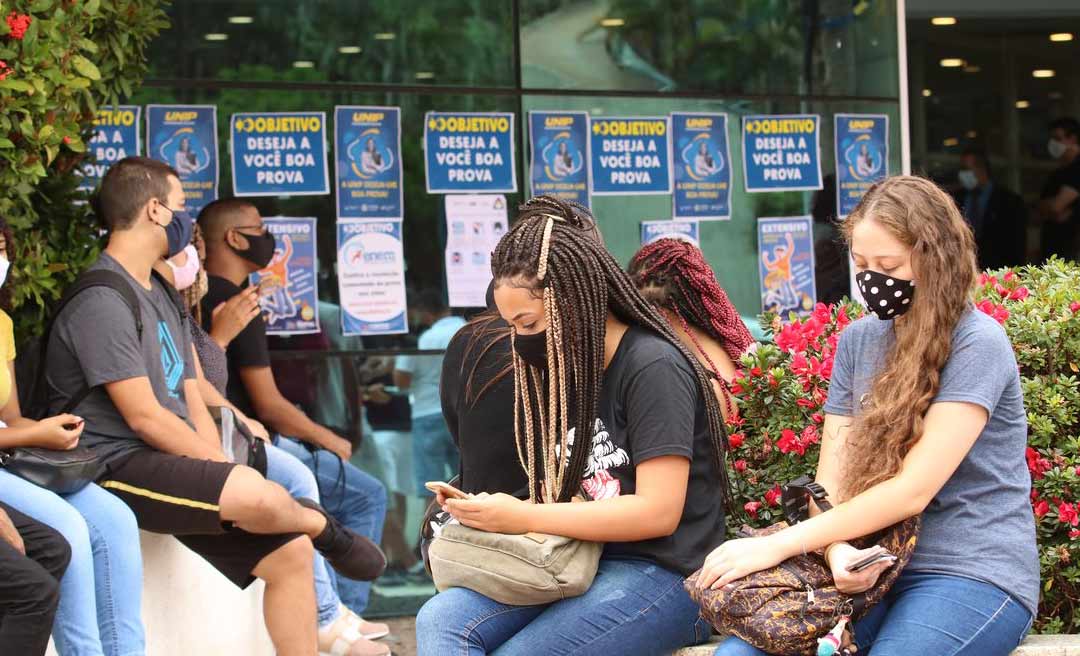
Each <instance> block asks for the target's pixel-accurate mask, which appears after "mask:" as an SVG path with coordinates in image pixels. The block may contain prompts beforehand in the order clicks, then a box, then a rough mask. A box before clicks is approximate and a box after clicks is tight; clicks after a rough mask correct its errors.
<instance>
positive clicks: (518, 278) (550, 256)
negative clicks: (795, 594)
mask: <svg viewBox="0 0 1080 656" xmlns="http://www.w3.org/2000/svg"><path fill="white" fill-rule="evenodd" d="M594 225H595V222H594V221H593V220H592V216H591V214H589V211H588V210H587V209H585V208H584V207H582V206H580V205H577V204H575V203H570V202H567V201H563V200H560V199H557V198H553V197H550V196H540V197H537V198H533V199H531V200H529V201H528V202H526V203H525V204H524V205H522V206H521V207H520V208H519V210H518V218H517V221H516V223H515V224H514V226H513V228H512V229H511V230H510V231H509V232H508V233H507V234H506V235H504V236H503V238H502V240H501V241H500V242H499V245H498V246H497V247H496V249H495V252H494V253H492V258H491V269H492V275H493V277H494V278H495V281H496V285H498V286H502V285H511V286H515V287H521V288H526V289H528V290H530V292H531V293H532V294H533V295H534V296H535V297H537V298H542V299H543V301H544V318H545V320H546V323H547V369H546V383H547V385H546V387H547V389H546V390H545V389H544V387H545V385H544V383H545V372H544V371H542V370H540V369H537V368H535V367H532V366H529V365H528V364H527V363H526V362H525V361H524V360H522V359H521V357H520V356H519V355H518V354H517V351H516V350H514V351H513V363H514V371H513V375H514V433H515V441H516V443H517V447H518V457H519V460H520V461H521V463H522V466H523V467H524V468H525V470H526V472H527V473H528V476H529V486H530V493H531V495H532V496H533V498H534V499H535V495H536V492H537V489H538V488H537V485H536V480H537V479H536V476H537V468H538V463H537V462H536V456H537V453H539V454H540V455H541V456H542V459H543V462H541V463H539V466H542V467H543V470H544V471H543V477H544V480H545V481H546V483H547V484H546V485H545V486H544V489H543V496H544V497H545V498H544V499H543V501H544V502H551V501H555V500H558V501H568V500H570V498H571V497H572V496H573V495H574V494H575V493H576V492H577V491H578V489H579V488H580V485H581V478H582V476H583V474H584V472H585V469H586V466H587V464H588V458H589V454H590V449H589V445H588V443H587V442H586V441H585V440H587V439H589V438H590V437H591V436H592V431H593V427H594V423H595V419H596V417H598V416H599V406H600V388H601V385H602V382H603V375H604V345H605V339H604V338H605V333H606V326H607V318H608V313H609V312H611V313H613V314H614V315H615V316H616V317H618V318H619V319H620V320H621V321H623V322H625V323H627V324H630V325H637V326H641V327H643V328H646V329H648V330H650V331H651V332H653V333H655V334H657V335H659V336H660V337H662V338H663V339H665V340H666V341H667V342H669V343H670V344H672V345H673V346H674V347H675V348H677V349H679V352H680V353H682V355H683V357H685V358H686V361H687V363H688V364H689V365H690V367H691V368H692V369H693V371H694V376H695V378H696V379H697V383H698V388H699V389H700V391H701V395H702V398H703V400H704V402H705V410H706V417H707V419H708V422H709V433H710V435H711V438H712V446H713V456H714V465H715V468H716V472H717V475H718V476H719V478H720V480H721V483H722V488H723V489H722V493H723V496H724V502H725V504H726V505H728V506H730V499H731V495H730V487H729V484H728V476H727V467H726V464H725V453H726V451H727V433H726V431H725V428H724V420H723V415H722V413H721V410H720V404H719V402H718V401H717V399H716V396H715V395H714V394H713V393H712V386H711V383H710V382H709V378H708V377H707V375H706V373H705V371H704V369H702V367H701V365H700V364H699V363H698V361H697V358H695V357H694V356H693V355H692V354H691V353H690V352H689V351H688V350H687V349H686V347H685V346H684V345H683V344H682V342H681V341H680V340H679V338H678V337H677V336H676V335H675V333H674V332H673V331H672V329H671V326H670V325H669V324H668V322H667V320H666V319H665V318H664V317H663V316H662V315H661V314H660V313H659V312H658V310H657V308H656V307H655V306H654V305H653V304H652V303H650V302H649V301H648V300H646V299H645V298H644V297H642V295H641V293H640V292H638V290H637V288H636V287H635V286H634V284H633V282H631V280H630V278H629V277H628V276H627V274H626V273H625V272H624V271H623V270H622V268H621V267H620V266H619V264H618V263H617V262H616V261H615V259H614V258H613V257H612V256H611V254H610V253H609V252H608V251H607V250H606V249H605V248H604V247H603V245H602V244H601V243H599V242H597V241H596V240H595V239H593V238H589V237H587V236H586V235H587V234H588V233H591V232H592V231H593V230H594V229H595V228H594ZM511 338H512V339H516V338H517V335H516V331H514V330H513V329H512V330H511ZM568 385H571V386H572V387H573V392H574V393H573V394H568V393H567V386H568ZM568 402H570V403H572V405H573V407H568ZM534 404H535V407H534ZM570 429H573V431H574V435H576V436H577V448H575V449H572V450H570V449H568V448H567V446H568V444H567V441H568V432H569V430H570ZM537 436H539V437H540V444H539V445H537V444H536V438H537ZM536 447H539V448H536Z"/></svg>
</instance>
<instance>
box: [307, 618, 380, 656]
mask: <svg viewBox="0 0 1080 656" xmlns="http://www.w3.org/2000/svg"><path fill="white" fill-rule="evenodd" d="M364 624H369V626H370V627H372V628H374V629H375V630H374V631H372V635H374V634H378V633H379V631H381V629H380V628H379V627H380V625H377V624H370V623H365V622H364V621H363V620H361V619H360V618H359V617H358V616H357V615H356V614H355V613H353V612H352V611H350V610H344V611H343V612H342V614H341V616H340V617H338V618H337V619H336V620H335V621H334V623H333V624H331V625H330V626H328V627H326V628H324V629H319V654H320V656H390V647H388V646H387V645H385V644H382V643H377V642H373V641H372V640H371V639H370V638H368V637H367V636H366V635H365V634H364V633H363V631H362V629H361V627H363V626H364ZM382 626H385V625H382ZM389 633H390V630H389V628H388V627H387V629H386V631H385V632H383V633H382V634H381V635H380V636H379V637H385V636H386V635H388V634H389Z"/></svg>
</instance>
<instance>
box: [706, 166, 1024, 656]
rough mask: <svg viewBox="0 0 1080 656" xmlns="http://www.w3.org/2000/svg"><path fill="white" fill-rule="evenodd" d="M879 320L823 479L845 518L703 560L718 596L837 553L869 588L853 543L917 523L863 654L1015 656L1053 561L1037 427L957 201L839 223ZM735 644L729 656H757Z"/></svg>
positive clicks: (831, 516) (864, 324)
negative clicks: (979, 292) (1029, 455)
mask: <svg viewBox="0 0 1080 656" xmlns="http://www.w3.org/2000/svg"><path fill="white" fill-rule="evenodd" d="M843 230H844V232H845V237H846V239H847V241H848V244H849V245H850V247H851V254H852V256H853V257H854V260H855V266H856V268H857V274H856V280H857V281H858V284H859V288H860V290H861V291H862V293H863V296H864V297H865V299H866V301H867V307H868V308H869V309H870V311H871V314H870V315H868V316H867V317H865V318H863V319H861V320H859V321H856V322H855V323H853V324H852V325H851V326H849V327H848V328H847V329H846V330H845V331H844V333H843V334H842V336H841V338H840V343H839V346H838V347H837V353H836V360H835V364H834V368H833V376H832V381H831V384H830V388H829V398H828V402H827V403H826V405H825V412H826V419H825V430H824V438H823V440H822V445H821V457H820V460H819V462H818V469H817V481H818V482H819V483H821V484H822V485H823V486H824V487H825V489H826V490H828V491H829V492H830V493H831V494H832V496H833V502H834V504H835V507H834V508H833V509H832V510H830V511H829V512H825V513H819V514H816V516H815V517H813V518H811V519H810V520H809V521H806V522H802V523H799V524H797V525H796V526H794V527H791V528H788V529H786V530H783V531H781V532H779V533H776V534H774V535H772V536H769V537H764V538H750V539H745V540H732V541H729V542H727V543H725V544H724V545H722V546H720V547H719V548H718V549H716V550H715V551H714V552H713V553H712V554H710V555H709V557H708V558H707V559H706V565H705V573H704V575H703V577H702V583H703V584H705V585H708V584H710V583H711V584H712V585H713V587H720V586H724V585H727V584H729V583H732V582H734V581H737V580H738V579H740V578H742V577H743V576H746V575H747V574H750V573H752V572H756V571H760V570H763V569H766V568H768V567H772V566H774V565H776V564H777V563H779V562H781V561H783V560H785V559H786V558H788V557H791V556H793V555H795V554H799V553H804V552H807V551H812V550H815V549H824V550H825V551H824V553H825V557H826V558H827V559H828V561H829V564H830V566H831V568H832V572H833V576H834V578H835V580H836V583H837V585H838V587H839V588H840V589H841V590H843V591H847V592H852V593H854V592H860V591H862V590H866V589H868V588H869V587H870V586H872V585H873V583H874V582H875V581H876V580H877V577H878V576H879V575H880V574H881V572H882V571H884V569H885V568H887V567H889V566H890V565H889V564H888V563H881V564H878V565H874V566H871V567H870V568H868V569H866V570H864V571H863V572H862V573H858V574H853V573H850V572H848V571H847V567H848V566H849V565H851V564H852V563H854V562H855V561H857V560H858V559H859V558H860V557H861V556H864V555H865V552H862V551H858V550H856V549H855V548H854V547H852V546H850V545H849V544H847V543H846V542H845V540H850V539H853V538H857V537H860V536H864V535H869V534H871V533H874V532H875V531H878V530H880V529H883V528H886V527H888V526H891V525H892V524H895V523H896V522H899V521H901V520H904V519H906V518H908V517H912V516H914V515H919V514H921V515H922V528H921V531H920V535H919V541H918V545H917V547H916V549H915V554H914V556H913V557H912V559H911V562H910V563H909V564H908V566H907V567H906V568H905V569H904V571H903V573H902V574H901V575H900V578H899V579H898V580H897V582H896V584H895V585H894V586H893V588H892V589H891V590H890V592H889V593H888V595H887V596H886V597H885V599H884V600H883V601H882V602H881V603H880V604H878V605H877V606H875V607H874V608H873V609H871V611H870V612H869V614H868V615H867V616H866V617H864V618H862V619H861V620H860V621H859V622H857V623H856V626H855V637H856V641H857V644H858V647H859V653H860V654H870V656H897V655H901V654H903V655H907V654H938V655H945V656H959V655H964V656H1005V655H1006V654H1009V653H1010V652H1012V650H1013V649H1014V648H1015V647H1016V646H1017V645H1018V644H1019V643H1020V641H1021V639H1022V638H1023V637H1024V634H1025V633H1027V630H1028V628H1029V627H1030V626H1031V622H1032V618H1033V616H1034V614H1035V612H1036V606H1037V604H1038V600H1039V563H1038V556H1037V552H1036V546H1035V523H1034V519H1033V517H1032V511H1031V505H1030V502H1029V497H1028V495H1029V493H1030V490H1031V479H1030V475H1029V473H1028V469H1027V464H1026V461H1025V457H1024V452H1025V447H1026V443H1027V423H1026V418H1025V411H1024V399H1023V395H1022V393H1021V389H1020V377H1019V374H1018V372H1017V367H1016V360H1015V358H1014V356H1013V351H1012V347H1011V346H1010V344H1009V339H1008V337H1007V336H1006V335H1005V331H1004V330H1002V328H1001V326H999V325H998V324H997V323H996V322H995V321H994V320H993V319H991V318H990V317H988V316H986V315H985V314H983V313H982V312H979V311H978V310H976V309H975V308H974V307H973V305H972V289H973V287H974V284H975V277H976V264H975V244H974V240H973V237H972V234H971V230H970V228H969V227H968V226H967V225H966V224H965V223H964V219H963V217H962V216H961V215H960V212H959V211H958V210H957V208H956V205H955V203H954V202H953V200H952V198H950V197H949V195H948V194H946V193H945V192H944V191H943V190H942V189H941V188H939V187H938V186H936V185H935V184H933V183H932V182H930V181H928V180H925V179H923V178H917V177H909V176H903V177H894V178H889V179H887V180H885V181H883V182H881V183H878V184H876V185H875V186H874V187H872V188H871V189H870V190H869V191H868V192H867V194H866V196H865V197H864V198H863V200H862V202H861V203H860V204H859V206H858V207H857V208H856V209H855V211H854V212H853V213H852V214H851V216H849V217H848V219H847V221H846V222H845V223H844V225H843ZM760 653H761V652H760V651H758V650H757V649H755V648H753V647H750V646H748V645H747V644H746V643H744V642H742V641H740V640H738V639H737V638H728V640H727V641H726V642H725V643H723V644H722V645H721V646H720V648H719V650H718V651H717V654H720V655H722V656H732V655H735V656H742V655H744V654H760Z"/></svg>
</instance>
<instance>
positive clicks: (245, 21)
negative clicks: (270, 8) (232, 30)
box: [229, 16, 255, 25]
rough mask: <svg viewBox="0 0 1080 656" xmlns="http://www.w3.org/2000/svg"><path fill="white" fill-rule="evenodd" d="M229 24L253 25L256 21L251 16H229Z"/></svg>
mask: <svg viewBox="0 0 1080 656" xmlns="http://www.w3.org/2000/svg"><path fill="white" fill-rule="evenodd" d="M229 22H230V23H232V24H233V25H251V24H252V23H254V22H255V19H254V18H252V17H251V16H229Z"/></svg>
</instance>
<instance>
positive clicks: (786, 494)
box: [780, 476, 832, 526]
mask: <svg viewBox="0 0 1080 656" xmlns="http://www.w3.org/2000/svg"><path fill="white" fill-rule="evenodd" d="M780 499H781V504H782V505H783V508H784V519H786V520H787V523H788V525H789V526H794V525H795V524H798V523H799V522H801V521H803V520H806V519H808V518H809V517H810V501H811V500H813V502H814V505H816V506H817V507H818V509H819V510H821V511H822V512H826V511H829V510H832V504H831V503H829V493H828V491H827V490H826V489H825V488H824V487H823V486H822V485H821V484H820V483H818V482H816V481H814V480H813V479H811V478H810V477H809V476H800V477H799V478H796V479H795V480H793V481H791V482H790V483H788V484H787V485H785V486H784V489H783V490H782V491H781V496H780Z"/></svg>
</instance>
